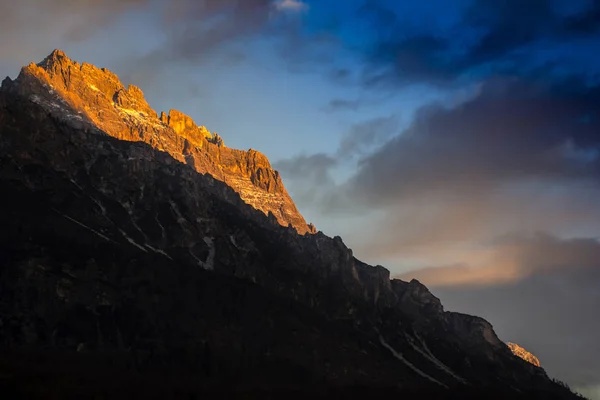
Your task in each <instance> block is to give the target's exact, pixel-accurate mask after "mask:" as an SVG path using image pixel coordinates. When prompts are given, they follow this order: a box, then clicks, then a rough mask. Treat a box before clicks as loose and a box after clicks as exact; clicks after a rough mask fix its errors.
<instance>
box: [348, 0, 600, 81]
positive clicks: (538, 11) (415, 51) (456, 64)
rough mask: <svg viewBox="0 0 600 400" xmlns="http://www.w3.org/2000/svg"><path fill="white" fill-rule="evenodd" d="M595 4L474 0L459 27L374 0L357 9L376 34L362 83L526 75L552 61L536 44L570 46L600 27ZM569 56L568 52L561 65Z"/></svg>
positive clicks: (598, 6)
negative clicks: (423, 21)
mask: <svg viewBox="0 0 600 400" xmlns="http://www.w3.org/2000/svg"><path fill="white" fill-rule="evenodd" d="M589 3H591V4H589V5H588V6H585V7H580V8H579V9H577V8H576V9H575V10H574V11H573V10H571V12H569V13H567V12H566V11H565V10H563V8H564V7H558V6H559V5H562V6H564V5H565V4H568V2H560V1H559V2H556V1H551V0H530V1H521V0H502V1H494V2H492V1H487V0H474V1H472V2H470V3H468V5H467V6H465V7H464V8H463V10H462V17H461V18H460V19H459V20H458V21H457V23H456V24H455V25H454V26H452V27H445V28H443V29H442V28H439V27H438V26H436V24H432V25H428V26H419V25H418V24H417V26H416V27H414V26H413V25H414V24H411V22H412V21H411V18H410V15H409V16H401V15H398V13H395V12H394V10H393V8H392V6H388V7H386V6H384V5H383V1H373V0H371V1H369V2H367V3H366V5H365V6H363V7H361V8H360V9H359V10H360V11H361V12H359V15H360V17H361V18H362V19H364V20H366V21H368V22H370V24H371V26H372V29H373V30H374V37H375V38H376V39H374V40H373V41H372V43H371V46H369V47H367V48H366V49H365V52H364V60H365V68H364V69H363V71H362V74H361V75H362V76H361V81H362V84H363V85H364V86H365V87H367V88H379V89H382V88H384V89H385V88H387V89H389V88H390V87H394V86H395V87H397V86H398V85H400V86H402V85H406V84H414V83H419V82H422V83H428V84H433V85H437V86H442V87H447V86H448V85H452V84H455V83H457V79H459V78H464V77H465V76H469V75H470V76H477V75H482V74H483V75H489V74H493V73H512V74H521V73H524V72H525V71H527V69H530V68H535V67H536V66H538V65H539V63H544V62H546V61H547V60H544V59H543V57H542V58H540V54H539V51H536V50H538V49H531V48H530V47H531V46H534V47H535V46H537V47H538V48H542V47H544V46H548V43H552V44H553V45H554V46H565V45H568V44H569V43H570V42H571V41H573V40H577V39H581V38H586V37H588V36H589V35H590V34H595V33H599V32H600V29H599V28H600V3H599V2H597V1H593V2H589ZM456 7H460V5H458V4H457V5H456ZM569 62H571V61H570V60H569V59H568V58H566V57H563V59H561V60H560V63H557V65H556V66H557V67H558V66H562V64H565V63H566V64H568V63H569ZM554 70H558V68H555V69H554Z"/></svg>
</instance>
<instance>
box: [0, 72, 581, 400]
mask: <svg viewBox="0 0 600 400" xmlns="http://www.w3.org/2000/svg"><path fill="white" fill-rule="evenodd" d="M24 82H34V83H35V82H40V81H39V80H38V81H36V80H33V79H32V80H30V81H27V80H25V79H23V80H19V81H17V82H16V83H14V82H7V83H6V84H5V85H3V89H2V90H0V188H1V193H2V196H0V210H2V212H0V225H1V226H2V227H3V229H2V230H0V293H2V296H1V297H0V390H2V391H1V392H2V393H12V394H14V396H12V397H13V398H16V397H17V396H22V397H23V398H44V397H48V396H49V397H52V398H82V397H86V396H87V397H90V396H91V395H98V396H100V398H111V399H112V398H117V397H122V398H131V397H137V398H140V397H143V398H151V397H153V398H173V397H174V398H193V396H194V395H198V394H199V393H203V392H206V391H209V392H211V391H219V392H223V391H226V390H231V389H232V388H236V389H240V390H241V389H244V390H251V391H252V393H258V395H257V396H259V397H260V398H264V391H265V390H266V391H270V392H272V391H277V392H281V391H285V392H289V391H294V392H298V391H299V390H301V392H300V394H301V395H302V393H305V394H306V393H309V395H310V396H312V395H313V394H314V393H321V394H325V395H327V394H328V393H332V391H334V392H335V393H338V394H339V393H340V392H344V391H345V390H347V388H351V389H350V391H349V393H350V394H351V395H354V396H356V397H358V396H361V397H364V396H365V395H370V396H373V395H377V394H379V393H382V391H385V392H390V393H392V394H394V395H401V396H403V398H480V396H482V395H485V396H486V398H540V399H553V398H554V399H574V398H577V397H576V396H575V395H573V394H572V393H570V392H569V391H568V390H567V389H566V388H563V387H561V386H559V385H556V384H554V383H553V382H552V381H551V380H550V379H549V378H548V377H547V375H546V374H545V372H544V371H543V370H542V369H541V368H537V367H535V366H533V365H531V364H529V363H527V362H525V361H523V360H521V359H520V358H518V357H515V356H514V355H513V354H512V353H511V351H510V349H509V348H508V347H507V346H506V345H505V344H504V343H503V342H501V341H500V340H499V339H498V337H497V336H496V334H495V333H494V330H493V328H492V326H491V325H490V324H489V323H488V322H487V321H485V320H483V319H480V318H477V317H472V316H468V315H464V314H458V313H452V312H445V311H444V310H443V307H442V305H441V302H440V301H439V299H437V298H436V297H435V296H433V295H432V294H431V293H430V292H429V290H427V288H426V287H425V286H423V285H422V284H420V283H419V282H418V281H416V280H413V281H411V282H404V281H400V280H390V276H389V271H387V270H386V269H385V268H383V267H380V266H377V267H371V266H369V265H366V264H364V263H362V262H360V261H359V260H357V259H356V258H354V257H353V255H352V252H351V250H350V249H348V248H347V247H346V246H345V245H344V243H343V242H342V240H341V239H340V238H339V237H336V238H329V237H326V236H325V235H323V234H322V233H317V234H314V235H303V236H301V235H299V234H298V233H297V231H296V229H293V228H291V227H284V226H281V225H280V224H279V223H277V222H278V221H277V220H276V219H275V217H274V216H273V215H269V216H267V215H265V214H264V213H263V212H261V211H258V210H256V209H255V208H253V207H251V206H250V205H248V204H247V203H246V202H245V201H244V200H243V199H242V197H240V194H239V192H237V191H235V190H233V189H232V188H231V187H229V186H228V185H227V184H226V183H225V182H224V181H222V180H220V179H218V178H217V177H214V176H213V175H211V174H200V173H198V172H197V169H195V168H194V166H193V165H190V163H188V162H187V161H186V160H183V161H184V162H182V160H179V159H176V158H175V157H174V156H172V155H171V154H170V153H168V152H164V151H160V150H158V149H156V148H154V146H152V145H150V144H147V143H144V142H143V141H128V140H121V139H119V138H116V137H113V136H112V135H108V134H106V132H104V131H103V130H102V129H100V128H98V126H97V125H96V124H95V123H94V122H93V121H91V119H90V118H88V117H87V116H85V115H84V116H81V115H82V114H79V112H80V111H78V109H79V108H76V107H75V106H71V105H70V104H69V102H68V101H66V100H65V101H64V102H61V101H60V97H55V98H52V100H50V98H48V97H47V96H50V95H53V94H52V93H49V92H48V93H46V92H44V90H43V89H41V88H38V87H36V86H35V85H33V84H32V86H30V87H29V89H27V85H25V84H24ZM42 87H43V85H42ZM36 89H39V90H40V92H35V91H33V90H36ZM52 90H53V89H52ZM50 101H52V102H54V103H49V102H50ZM49 104H58V105H59V107H60V108H61V110H60V112H54V111H53V108H55V107H53V106H51V105H49ZM50 107H53V108H50ZM79 107H82V106H81V105H79ZM83 107H85V105H84V106H83ZM82 113H83V112H82ZM78 116H79V117H78ZM32 382H35V384H31V383H32ZM357 388H363V389H362V390H363V391H361V390H359V389H357ZM365 388H367V390H368V391H367V392H366V393H365V392H364V390H365ZM344 393H345V392H344ZM228 395H231V393H228ZM350 397H351V396H350Z"/></svg>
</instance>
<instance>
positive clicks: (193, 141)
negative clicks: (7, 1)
mask: <svg viewBox="0 0 600 400" xmlns="http://www.w3.org/2000/svg"><path fill="white" fill-rule="evenodd" d="M5 85H7V86H11V87H12V88H13V90H15V91H17V92H18V93H20V94H21V95H24V96H32V100H33V101H35V102H37V103H38V104H39V105H41V106H42V107H43V108H44V109H45V110H46V111H48V112H49V113H51V114H52V115H53V116H55V117H56V118H59V119H63V120H65V121H66V122H68V123H69V124H70V125H71V126H74V127H77V128H82V129H87V130H90V131H96V130H99V131H102V132H104V133H106V134H108V135H110V136H112V137H115V138H118V139H121V140H127V141H142V142H145V143H148V144H150V145H151V146H152V147H153V148H155V149H158V150H161V151H165V152H167V153H169V154H170V155H171V156H172V157H173V158H175V159H176V160H178V161H181V162H183V163H186V164H188V165H190V166H192V167H193V168H195V169H196V171H198V172H201V173H208V174H210V175H212V176H213V177H215V178H216V179H218V180H220V181H223V182H225V183H227V184H228V185H229V186H231V187H232V188H233V189H234V190H235V191H236V192H238V193H239V194H240V196H241V197H242V199H243V200H244V201H245V202H246V203H248V204H250V205H251V206H253V207H254V208H256V209H258V210H260V211H263V212H264V213H265V214H268V213H269V212H271V213H273V215H274V216H275V218H276V219H277V221H278V222H279V223H280V224H281V225H283V226H288V224H291V225H292V226H293V227H294V228H295V229H296V230H297V231H298V232H299V233H300V234H304V233H306V232H309V233H315V231H316V230H315V228H314V226H312V225H307V224H306V222H305V221H304V218H303V217H302V215H300V213H299V212H298V210H297V208H296V206H295V204H294V202H293V201H292V199H291V198H290V196H289V195H288V193H287V191H286V190H285V187H284V186H283V183H282V181H281V177H280V175H279V173H278V172H277V171H275V170H273V169H272V168H271V165H270V163H269V160H268V159H267V158H266V157H265V156H264V155H263V154H261V153H259V152H258V151H256V150H252V149H250V150H248V151H240V150H234V149H230V148H227V147H225V146H224V144H223V140H222V139H221V138H220V137H219V135H217V134H212V133H210V132H209V131H208V130H207V129H206V128H205V127H199V126H197V125H196V124H195V123H194V121H193V120H192V119H191V118H190V117H188V116H187V115H185V114H183V113H180V112H179V111H176V110H171V111H170V112H169V114H168V115H167V114H165V113H164V112H163V113H161V114H160V116H159V115H157V113H156V112H155V111H154V110H153V109H152V108H151V107H150V106H149V105H148V103H147V102H146V100H145V99H144V95H143V93H142V91H141V90H140V89H139V88H138V87H136V86H133V85H130V86H129V87H128V88H125V87H124V86H123V84H122V83H121V81H120V80H119V78H118V77H117V76H116V75H115V74H113V73H112V72H110V71H108V70H106V69H104V68H102V69H100V68H97V67H95V66H93V65H91V64H87V63H83V64H79V63H77V62H75V61H73V60H71V59H69V58H68V57H67V56H66V55H65V54H64V53H63V52H62V51H60V50H55V51H54V52H52V54H50V55H49V56H48V57H46V58H45V59H44V60H43V61H42V62H41V63H39V64H33V63H32V64H30V65H28V66H26V67H24V68H23V69H22V70H21V73H20V75H19V77H18V78H17V80H16V81H15V82H9V81H6V82H5ZM67 109H68V110H69V111H67Z"/></svg>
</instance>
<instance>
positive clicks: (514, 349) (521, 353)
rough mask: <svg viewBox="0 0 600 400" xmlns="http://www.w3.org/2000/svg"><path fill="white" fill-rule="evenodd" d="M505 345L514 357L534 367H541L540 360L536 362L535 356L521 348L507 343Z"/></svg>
mask: <svg viewBox="0 0 600 400" xmlns="http://www.w3.org/2000/svg"><path fill="white" fill-rule="evenodd" d="M506 345H507V346H508V348H509V349H510V351H512V352H513V354H514V355H515V356H517V357H520V358H522V359H523V360H525V361H527V362H528V363H531V364H533V365H535V366H536V367H539V366H541V364H540V360H538V358H537V357H536V356H534V355H533V354H531V353H530V352H528V351H527V350H525V349H524V348H523V347H521V346H519V345H518V344H516V343H511V342H507V343H506Z"/></svg>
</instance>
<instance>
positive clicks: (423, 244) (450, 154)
mask: <svg viewBox="0 0 600 400" xmlns="http://www.w3.org/2000/svg"><path fill="white" fill-rule="evenodd" d="M598 44H600V1H598V0H564V1H563V0H493V1H492V0H423V1H418V2H415V1H403V0H343V1H342V0H312V1H311V0H245V1H243V0H203V1H200V0H170V1H168V0H108V1H102V2H98V1H94V0H54V1H52V2H48V1H45V0H23V1H19V2H12V1H11V2H9V1H7V0H0V73H2V74H3V75H9V76H11V77H13V78H14V77H15V76H16V75H17V73H18V71H19V68H20V66H22V65H26V64H28V63H29V62H32V61H33V62H39V61H41V60H42V59H43V58H44V57H45V56H46V55H47V54H49V53H50V52H51V51H52V50H53V49H54V48H60V49H62V50H63V51H65V52H66V53H67V55H69V56H70V57H71V58H73V59H75V60H78V61H80V62H81V61H86V62H89V63H93V64H96V65H97V66H99V67H107V68H109V69H111V70H113V71H114V72H116V73H117V74H118V75H119V76H120V77H121V78H122V79H123V81H124V82H125V83H133V84H135V85H137V86H140V87H141V88H142V89H143V90H144V92H145V94H146V97H147V99H148V101H149V103H150V104H151V105H152V106H153V107H154V108H155V109H157V110H158V111H162V110H169V109H177V110H180V111H182V112H185V113H187V114H189V115H190V116H192V117H193V118H194V119H195V121H196V122H197V123H198V124H201V125H206V126H207V127H208V128H209V129H210V130H211V131H216V132H218V133H219V134H220V135H221V136H222V137H223V139H224V140H225V143H226V144H227V145H228V146H229V147H233V148H241V149H248V148H253V149H257V150H259V151H261V152H263V153H265V154H266V155H267V156H268V157H269V159H270V160H271V162H272V164H273V165H274V166H275V168H277V169H278V170H279V171H280V172H281V174H282V176H283V179H284V183H285V185H286V187H287V188H288V191H289V192H290V194H291V195H292V197H293V198H294V200H295V202H296V203H297V205H298V207H299V209H300V211H301V212H302V213H303V215H304V216H305V217H306V219H307V220H309V221H311V222H313V223H314V224H315V225H316V226H317V228H318V229H320V230H322V231H324V232H325V233H326V234H328V235H330V236H334V235H340V236H341V237H342V238H343V239H344V242H345V243H346V244H347V245H348V246H349V247H350V248H352V249H353V251H354V254H355V256H357V257H358V258H360V259H361V260H363V261H365V262H368V263H370V264H373V265H375V264H381V265H384V266H385V267H387V268H388V269H390V270H391V271H392V274H393V275H394V276H395V277H398V278H401V279H412V278H417V279H419V280H420V281H422V282H423V283H425V284H426V285H427V286H428V287H430V289H431V290H432V291H433V293H434V294H436V295H437V296H438V297H440V298H441V299H442V302H443V304H444V305H445V307H446V309H448V310H452V311H461V312H465V313H470V314H475V315H479V316H482V317H484V318H486V319H488V320H489V321H491V323H492V324H493V325H494V328H495V330H496V332H497V333H498V335H499V336H500V338H501V339H503V340H506V341H514V342H516V343H519V344H520V345H522V346H524V347H525V348H527V349H528V350H530V351H531V352H532V353H534V354H535V355H537V356H538V357H539V358H540V360H541V363H542V366H544V367H545V369H546V370H547V372H548V373H549V374H550V375H551V376H554V377H556V378H558V379H560V380H562V381H565V382H567V383H568V384H569V385H571V387H574V388H576V389H577V390H579V391H581V392H582V393H584V394H586V395H588V396H589V397H591V398H597V399H600V341H598V340H597V338H598V337H600V318H598V309H600V290H599V289H600V242H599V241H598V238H599V237H600V203H599V202H598V199H599V198H600V185H599V183H600V182H599V178H600V158H599V157H600V120H599V118H600V52H599V51H598Z"/></svg>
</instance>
